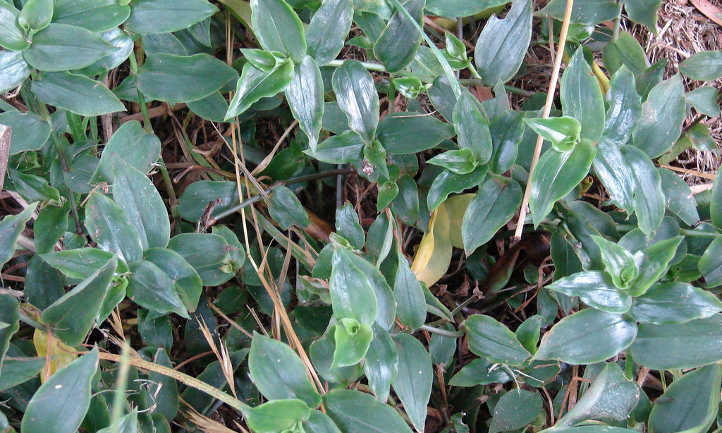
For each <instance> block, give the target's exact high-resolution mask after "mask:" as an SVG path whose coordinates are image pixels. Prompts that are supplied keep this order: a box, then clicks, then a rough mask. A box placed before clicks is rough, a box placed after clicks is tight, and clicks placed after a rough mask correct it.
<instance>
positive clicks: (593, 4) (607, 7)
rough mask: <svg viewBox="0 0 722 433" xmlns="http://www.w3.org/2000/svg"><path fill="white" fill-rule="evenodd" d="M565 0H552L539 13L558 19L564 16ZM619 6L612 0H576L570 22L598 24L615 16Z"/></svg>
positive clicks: (560, 19)
mask: <svg viewBox="0 0 722 433" xmlns="http://www.w3.org/2000/svg"><path fill="white" fill-rule="evenodd" d="M566 4H567V2H566V0H552V1H550V2H549V3H547V5H546V7H544V9H542V10H541V11H539V14H540V15H542V16H547V17H554V18H556V19H557V20H559V21H562V19H563V18H564V9H565V6H566ZM618 12H619V6H618V5H617V3H616V2H615V1H614V0H577V1H575V2H574V7H573V8H572V20H571V21H572V22H573V23H578V24H587V25H590V24H599V23H601V22H603V21H609V20H612V19H614V18H616V17H617V13H618Z"/></svg>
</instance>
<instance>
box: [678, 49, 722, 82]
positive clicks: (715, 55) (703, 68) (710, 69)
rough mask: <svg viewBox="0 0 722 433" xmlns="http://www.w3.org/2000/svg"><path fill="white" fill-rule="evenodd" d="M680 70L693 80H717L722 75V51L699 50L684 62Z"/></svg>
mask: <svg viewBox="0 0 722 433" xmlns="http://www.w3.org/2000/svg"><path fill="white" fill-rule="evenodd" d="M679 70H680V71H681V72H682V73H683V74H684V75H686V76H687V77H689V78H691V79H693V80H700V81H713V80H716V79H717V78H719V77H722V51H702V52H699V53H697V54H695V55H693V56H692V57H690V58H688V59H687V60H685V61H684V62H682V64H680V65H679Z"/></svg>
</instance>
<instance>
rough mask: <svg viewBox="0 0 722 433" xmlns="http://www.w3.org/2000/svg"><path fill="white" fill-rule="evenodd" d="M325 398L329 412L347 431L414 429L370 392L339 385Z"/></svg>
mask: <svg viewBox="0 0 722 433" xmlns="http://www.w3.org/2000/svg"><path fill="white" fill-rule="evenodd" d="M323 399H324V403H325V406H326V411H327V413H328V415H329V416H330V417H331V419H333V421H334V422H335V423H336V425H337V426H339V428H340V429H341V431H343V432H345V433H411V429H410V428H409V426H408V425H406V422H404V420H403V418H401V416H400V415H399V414H398V413H397V412H396V411H395V410H393V409H392V408H391V407H390V406H387V405H385V404H383V403H381V402H379V401H377V400H376V399H374V398H373V397H371V396H370V395H368V394H364V393H362V392H359V391H351V390H345V389H336V390H333V391H331V392H329V393H327V394H326V395H325V396H324V397H323Z"/></svg>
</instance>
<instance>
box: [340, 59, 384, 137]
mask: <svg viewBox="0 0 722 433" xmlns="http://www.w3.org/2000/svg"><path fill="white" fill-rule="evenodd" d="M331 82H332V83H331V84H332V86H333V91H334V93H336V101H338V106H339V108H341V110H343V111H344V112H345V113H346V117H347V118H348V125H349V127H350V128H351V130H353V131H356V132H358V133H359V134H360V135H361V136H362V137H363V138H364V139H365V140H366V141H367V142H369V141H371V140H372V139H373V137H374V136H375V134H376V127H377V126H378V124H379V95H378V93H376V87H375V86H374V80H373V78H372V77H371V74H369V72H368V71H367V70H366V69H365V68H364V67H363V66H362V65H361V63H360V62H358V61H356V60H346V61H345V62H343V65H341V67H339V68H338V69H336V71H335V72H334V73H333V78H332V80H331Z"/></svg>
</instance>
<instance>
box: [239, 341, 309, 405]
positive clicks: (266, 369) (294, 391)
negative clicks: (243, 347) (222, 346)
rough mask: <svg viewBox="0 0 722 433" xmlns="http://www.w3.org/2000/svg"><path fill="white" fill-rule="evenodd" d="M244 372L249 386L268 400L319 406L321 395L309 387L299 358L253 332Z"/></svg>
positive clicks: (284, 345) (282, 346) (292, 352)
mask: <svg viewBox="0 0 722 433" xmlns="http://www.w3.org/2000/svg"><path fill="white" fill-rule="evenodd" d="M248 369H249V372H250V374H251V379H253V383H254V384H255V385H256V387H258V390H259V391H260V392H261V393H262V394H263V395H264V396H265V397H266V398H268V399H271V400H280V399H289V398H297V399H300V400H303V401H305V402H306V403H307V404H308V406H309V407H316V406H318V405H319V404H320V403H321V396H320V395H319V394H318V393H317V392H316V390H315V389H314V388H313V385H311V381H310V380H309V377H308V373H307V372H306V368H305V367H304V366H303V363H302V362H301V358H299V357H298V355H296V353H295V352H294V351H293V350H291V348H290V347H288V345H286V344H283V343H282V342H280V341H278V340H274V339H271V338H268V337H265V336H263V335H260V334H258V333H255V334H254V335H253V340H252V341H251V351H250V353H249V354H248Z"/></svg>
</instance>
